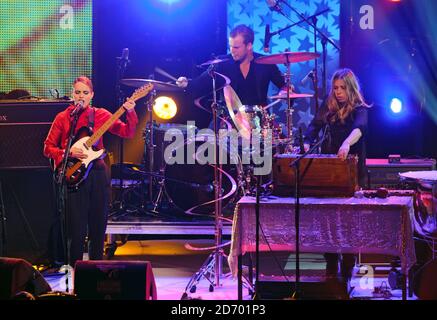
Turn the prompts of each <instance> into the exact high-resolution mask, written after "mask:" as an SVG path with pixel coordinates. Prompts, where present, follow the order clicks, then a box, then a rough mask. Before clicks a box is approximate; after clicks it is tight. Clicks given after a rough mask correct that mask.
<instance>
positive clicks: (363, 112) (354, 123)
mask: <svg viewBox="0 0 437 320" xmlns="http://www.w3.org/2000/svg"><path fill="white" fill-rule="evenodd" d="M330 117H331V115H329V111H328V106H327V103H326V101H325V102H324V103H323V105H322V107H321V108H320V110H319V112H318V113H317V114H316V116H315V117H314V119H313V120H312V121H311V123H310V125H309V127H308V129H307V131H306V134H305V143H308V144H312V143H313V142H314V140H315V139H316V138H317V136H318V134H319V132H320V130H322V129H325V127H326V125H328V130H327V134H328V137H327V139H326V140H325V141H324V142H323V143H322V148H321V151H322V153H326V154H337V153H338V149H340V147H341V145H342V144H343V142H344V140H345V139H346V138H347V137H348V136H349V135H350V133H351V132H352V131H353V130H354V129H356V128H358V129H360V131H361V133H362V136H361V138H360V139H359V140H358V142H357V143H355V144H354V145H353V146H351V148H350V151H349V154H356V155H358V180H359V184H360V185H361V186H362V187H364V185H365V176H366V170H365V165H366V163H365V162H366V161H365V159H366V144H365V140H366V134H367V119H368V108H367V107H365V106H357V107H355V109H354V110H353V111H352V112H351V114H350V115H349V116H348V117H347V118H346V119H345V121H344V123H341V122H340V121H339V120H337V121H336V122H331V121H329V119H330ZM323 131H325V130H323Z"/></svg>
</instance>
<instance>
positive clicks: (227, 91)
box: [223, 85, 261, 139]
mask: <svg viewBox="0 0 437 320" xmlns="http://www.w3.org/2000/svg"><path fill="white" fill-rule="evenodd" d="M223 92H224V96H225V101H226V107H227V108H228V111H229V116H230V117H231V119H232V121H233V122H234V124H235V127H236V128H237V130H238V131H239V132H240V135H241V136H242V137H243V138H244V139H250V137H251V133H252V129H259V128H258V125H257V123H256V120H255V119H254V115H255V114H254V113H255V112H256V111H258V110H261V107H258V106H244V105H243V104H242V103H241V101H240V98H239V97H238V95H237V94H236V92H235V91H234V89H233V88H232V87H231V86H230V85H227V86H225V87H224V88H223Z"/></svg>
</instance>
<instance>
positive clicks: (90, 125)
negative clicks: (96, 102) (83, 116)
mask: <svg viewBox="0 0 437 320" xmlns="http://www.w3.org/2000/svg"><path fill="white" fill-rule="evenodd" d="M91 108H92V109H91V112H89V113H88V129H89V130H90V134H91V135H92V134H93V133H94V130H93V129H94V118H95V113H96V109H94V108H93V107H91Z"/></svg>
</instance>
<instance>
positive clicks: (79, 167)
mask: <svg viewBox="0 0 437 320" xmlns="http://www.w3.org/2000/svg"><path fill="white" fill-rule="evenodd" d="M89 139H90V132H89V129H88V128H86V127H83V128H80V129H79V131H78V132H77V134H76V137H75V140H74V143H73V145H72V148H73V147H75V148H80V149H82V152H83V153H84V154H86V155H87V156H88V157H87V158H86V159H76V158H69V159H68V161H67V168H66V170H65V181H66V183H67V186H68V187H69V188H78V187H79V185H80V184H81V183H82V182H83V181H84V180H85V179H86V178H87V177H88V174H89V172H90V170H91V168H92V166H93V161H94V160H96V159H100V158H102V157H103V156H104V152H105V149H101V150H95V149H94V148H93V147H88V146H87V145H86V142H87V141H88V140H89Z"/></svg>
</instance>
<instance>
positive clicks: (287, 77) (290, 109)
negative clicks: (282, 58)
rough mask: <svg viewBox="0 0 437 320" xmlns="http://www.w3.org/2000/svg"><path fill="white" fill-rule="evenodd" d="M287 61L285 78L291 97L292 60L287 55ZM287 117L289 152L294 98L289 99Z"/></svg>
mask: <svg viewBox="0 0 437 320" xmlns="http://www.w3.org/2000/svg"><path fill="white" fill-rule="evenodd" d="M286 59H287V62H286V63H285V66H286V68H287V71H286V72H285V74H284V80H285V85H286V86H287V97H290V91H291V88H290V86H291V62H290V61H288V59H289V58H288V56H286ZM286 113H287V114H286V118H287V138H288V139H289V141H290V143H289V145H288V146H289V148H290V150H286V151H287V152H291V151H292V150H291V147H292V145H293V99H287V111H286Z"/></svg>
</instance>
